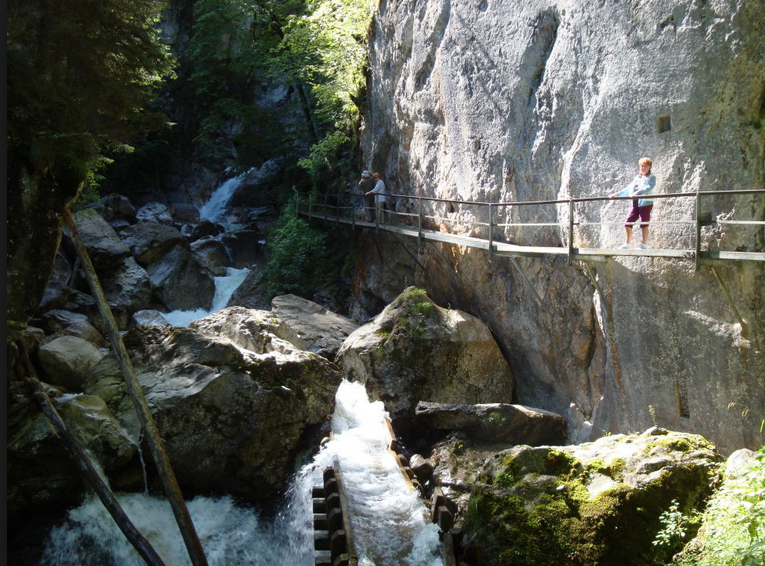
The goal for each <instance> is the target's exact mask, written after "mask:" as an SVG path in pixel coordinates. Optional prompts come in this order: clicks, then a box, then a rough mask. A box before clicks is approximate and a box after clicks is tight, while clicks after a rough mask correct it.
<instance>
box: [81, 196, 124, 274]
mask: <svg viewBox="0 0 765 566" xmlns="http://www.w3.org/2000/svg"><path fill="white" fill-rule="evenodd" d="M74 221H75V224H76V225H77V231H78V232H79V234H80V238H82V242H83V244H85V249H86V250H87V251H88V256H89V257H90V260H91V261H92V262H93V266H94V267H95V269H96V272H97V273H103V272H108V271H111V270H112V269H116V268H117V267H119V265H120V264H121V263H122V260H123V259H124V258H126V257H127V256H129V255H130V248H129V247H128V246H127V244H125V243H124V242H123V241H122V240H121V239H120V237H119V236H118V235H117V232H115V231H114V228H112V227H111V226H110V225H109V223H108V222H106V220H104V219H103V218H102V217H101V215H100V214H98V213H97V212H96V211H95V210H93V209H90V208H87V209H84V210H80V211H78V212H76V213H75V214H74Z"/></svg>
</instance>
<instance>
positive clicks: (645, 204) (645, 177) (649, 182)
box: [610, 157, 656, 250]
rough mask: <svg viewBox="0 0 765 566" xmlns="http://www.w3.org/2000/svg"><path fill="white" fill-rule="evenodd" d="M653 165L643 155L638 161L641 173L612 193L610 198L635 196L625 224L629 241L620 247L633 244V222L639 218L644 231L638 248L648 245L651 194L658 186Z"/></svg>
mask: <svg viewBox="0 0 765 566" xmlns="http://www.w3.org/2000/svg"><path fill="white" fill-rule="evenodd" d="M652 165H653V161H651V158H650V157H643V158H642V159H641V160H640V161H638V167H639V168H640V173H638V175H637V176H636V177H635V178H634V179H633V180H632V182H631V183H630V184H629V185H627V186H626V187H624V188H623V189H622V190H621V191H618V192H616V193H613V194H612V195H610V198H614V197H626V196H631V197H635V198H633V199H632V210H630V213H629V215H628V216H627V220H626V224H625V225H624V229H625V230H626V232H627V242H626V243H625V244H622V245H621V246H620V249H623V250H624V249H627V248H629V247H630V246H631V245H632V224H633V223H635V222H636V221H637V219H638V218H640V230H641V231H642V233H643V243H641V244H639V245H638V248H640V249H643V250H644V249H645V248H646V247H647V246H648V222H649V221H650V220H651V210H653V200H652V199H651V198H650V195H651V193H653V190H654V188H655V187H656V177H655V176H654V175H652V174H651V167H652Z"/></svg>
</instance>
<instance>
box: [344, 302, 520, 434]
mask: <svg viewBox="0 0 765 566" xmlns="http://www.w3.org/2000/svg"><path fill="white" fill-rule="evenodd" d="M335 361H336V363H337V364H338V365H339V366H340V367H341V369H342V371H343V373H344V375H345V376H346V377H347V378H348V379H350V380H353V381H360V382H361V383H364V384H365V385H366V388H367V391H368V392H369V395H370V396H371V397H372V398H376V399H380V400H382V401H383V402H384V403H385V408H386V410H388V411H389V412H390V414H391V417H392V418H393V419H394V421H395V422H396V430H404V429H405V428H406V427H407V426H408V425H411V423H412V419H413V418H414V414H415V408H416V406H417V403H418V401H432V402H437V403H455V404H474V403H503V402H504V403H509V402H510V401H511V400H512V393H513V375H512V372H511V370H510V366H509V364H508V363H507V361H506V360H505V358H504V357H503V355H502V352H501V351H500V349H499V346H498V345H497V343H496V341H495V340H494V337H493V336H492V334H491V331H490V329H489V327H488V326H487V325H486V324H484V323H483V322H481V321H480V320H478V319H477V318H476V317H474V316H472V315H470V314H468V313H465V312H462V311H459V310H455V309H445V308H442V307H439V306H438V305H436V304H435V303H433V301H432V300H431V299H430V298H429V297H428V295H427V293H426V292H425V291H424V290H422V289H417V288H415V287H408V288H407V289H405V290H404V291H403V292H402V293H401V294H400V295H399V296H398V297H397V298H396V299H395V300H394V301H393V302H392V303H391V304H389V305H388V306H387V307H386V308H385V309H384V310H383V311H382V312H381V313H380V314H379V315H377V316H376V317H375V318H374V319H373V320H372V321H371V322H370V323H368V324H366V325H364V326H362V327H361V328H359V329H357V330H356V331H354V332H353V333H352V334H351V335H350V336H349V337H348V338H347V340H346V341H345V342H344V343H343V346H342V347H341V348H340V351H339V352H338V354H337V357H336V359H335Z"/></svg>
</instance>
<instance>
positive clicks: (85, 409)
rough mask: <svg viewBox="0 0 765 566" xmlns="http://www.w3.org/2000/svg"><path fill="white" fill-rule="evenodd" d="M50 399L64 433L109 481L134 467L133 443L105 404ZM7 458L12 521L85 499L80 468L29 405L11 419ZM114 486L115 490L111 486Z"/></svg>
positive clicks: (55, 393)
mask: <svg viewBox="0 0 765 566" xmlns="http://www.w3.org/2000/svg"><path fill="white" fill-rule="evenodd" d="M48 394H49V396H50V397H54V399H53V403H54V405H55V406H56V409H57V411H58V412H59V414H60V415H61V417H62V418H63V420H64V422H65V423H66V425H67V428H68V429H69V430H70V432H72V434H73V435H74V436H75V437H76V438H77V439H78V440H79V441H80V443H81V444H82V445H83V446H84V447H85V448H87V449H88V451H89V452H90V453H91V454H92V455H93V456H94V458H95V459H96V460H97V462H98V463H99V464H100V466H101V467H102V469H103V470H104V471H105V472H106V473H107V475H109V476H110V477H112V478H115V477H116V476H118V475H119V474H120V472H123V471H125V470H126V469H127V468H128V466H131V467H132V466H133V465H134V464H137V461H136V460H135V455H136V452H137V449H136V446H137V444H136V442H135V441H134V440H132V439H131V438H130V437H128V436H127V434H125V431H124V430H123V429H122V428H121V426H120V425H119V423H118V422H117V421H116V420H115V419H114V416H113V415H112V413H111V412H110V411H109V409H108V408H107V406H106V404H105V403H104V402H103V400H101V399H100V398H99V397H95V396H91V395H76V396H75V395H62V394H61V391H59V390H57V389H55V388H49V392H48ZM136 438H137V437H136ZM7 457H8V513H9V515H11V516H14V515H15V514H21V513H23V512H27V511H29V510H30V508H33V507H47V506H49V505H74V504H75V503H77V502H78V500H79V498H81V497H82V495H83V494H84V493H85V489H86V485H87V484H85V482H83V481H82V475H81V473H80V472H79V469H78V465H77V464H76V463H75V460H74V459H73V458H72V456H71V455H70V454H69V452H67V450H66V449H65V447H64V444H63V443H62V441H61V439H60V438H59V437H58V436H57V435H56V433H55V432H54V431H53V429H52V428H51V425H50V424H49V423H48V421H47V419H46V418H45V417H44V416H43V415H42V413H41V412H40V411H39V410H37V407H36V405H35V404H34V403H33V402H29V403H24V404H19V405H17V406H16V411H15V412H14V413H13V415H10V416H9V419H8V447H7ZM112 485H113V486H114V487H119V484H115V482H114V481H113V482H112ZM19 516H20V515H19Z"/></svg>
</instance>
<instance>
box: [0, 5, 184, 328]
mask: <svg viewBox="0 0 765 566" xmlns="http://www.w3.org/2000/svg"><path fill="white" fill-rule="evenodd" d="M163 6H164V2H159V1H155V0H109V1H104V0H23V1H22V0H10V1H9V2H8V17H7V33H6V44H7V57H8V69H7V87H8V91H7V92H8V94H7V96H8V104H7V118H8V123H7V133H6V136H7V142H8V172H7V179H8V187H7V191H8V280H7V289H8V320H9V321H10V323H14V324H17V325H23V324H24V323H25V320H28V318H29V316H30V315H31V313H33V312H34V309H35V307H36V306H37V302H38V301H39V300H40V297H41V295H42V290H43V288H44V286H45V282H46V281H47V277H48V275H49V273H50V269H49V268H50V266H51V265H52V262H53V257H54V256H55V252H56V243H57V239H58V238H59V237H60V214H61V212H62V211H63V208H64V207H65V206H67V204H68V203H69V202H70V201H71V200H72V199H74V198H75V197H76V196H77V194H78V192H79V191H80V189H81V187H82V186H83V184H84V182H85V180H86V179H87V175H88V171H89V170H92V169H93V167H94V164H95V163H96V162H97V158H98V156H99V154H100V152H101V151H102V150H103V149H104V148H112V149H113V148H118V147H125V145H126V144H129V143H130V142H131V141H133V140H134V139H136V138H137V137H138V136H139V135H141V134H142V133H144V132H145V131H146V130H147V128H149V127H150V126H153V125H156V124H157V120H158V118H159V119H161V118H160V117H158V115H157V114H155V113H150V112H147V111H146V108H148V106H149V103H150V102H151V100H152V98H153V96H154V90H155V88H156V86H157V85H158V84H160V82H161V81H162V79H163V77H165V76H167V75H168V74H169V73H170V71H171V67H172V58H171V57H170V53H169V50H168V48H167V47H166V46H165V45H164V44H163V43H162V41H161V39H160V34H159V31H158V28H157V23H158V22H159V17H160V14H161V9H162V8H163Z"/></svg>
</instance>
